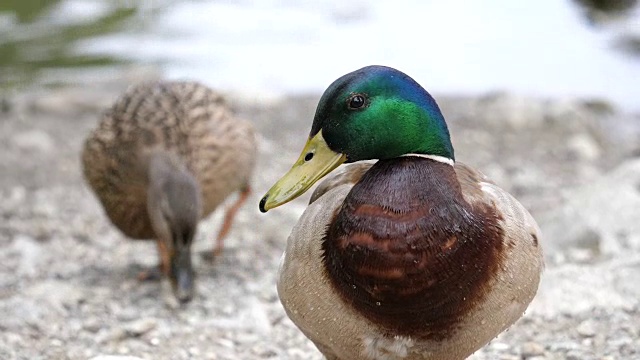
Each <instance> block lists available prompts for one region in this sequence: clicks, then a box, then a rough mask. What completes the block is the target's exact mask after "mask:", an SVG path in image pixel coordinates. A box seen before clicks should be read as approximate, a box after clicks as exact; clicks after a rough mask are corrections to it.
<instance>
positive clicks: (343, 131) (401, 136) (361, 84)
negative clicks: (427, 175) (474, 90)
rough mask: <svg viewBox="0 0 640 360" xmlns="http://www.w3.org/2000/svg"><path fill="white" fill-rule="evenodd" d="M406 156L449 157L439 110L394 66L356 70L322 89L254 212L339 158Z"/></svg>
mask: <svg viewBox="0 0 640 360" xmlns="http://www.w3.org/2000/svg"><path fill="white" fill-rule="evenodd" d="M406 154H423V155H434V156H439V157H442V158H446V159H451V160H453V159H454V155H453V146H452V145H451V139H450V137H449V130H448V129H447V124H446V123H445V121H444V117H443V116H442V113H441V112H440V108H438V105H437V104H436V102H435V100H434V99H433V97H431V95H430V94H429V93H428V92H427V91H426V90H425V89H423V88H422V86H420V84H418V83H417V82H416V81H415V80H413V79H412V78H410V77H409V76H408V75H406V74H404V73H402V72H400V71H398V70H396V69H393V68H390V67H386V66H367V67H365V68H362V69H360V70H356V71H354V72H351V73H349V74H346V75H344V76H342V77H341V78H339V79H338V80H336V81H334V82H333V83H332V84H331V85H330V86H329V88H327V90H326V91H325V92H324V94H323V95H322V98H320V103H319V104H318V108H317V110H316V114H315V117H314V119H313V125H312V126H311V133H310V134H309V139H308V141H307V144H306V145H305V147H304V149H303V150H302V154H301V155H300V157H299V158H298V161H296V163H295V164H294V165H293V167H292V168H291V170H289V172H288V173H287V174H285V175H284V176H283V177H282V178H281V179H280V180H279V181H278V182H277V183H276V184H275V185H274V186H273V187H272V188H271V189H270V190H269V191H268V192H267V194H266V195H265V196H264V197H263V198H262V200H261V201H260V210H261V211H263V212H266V211H267V210H269V209H272V208H274V207H276V206H279V205H282V204H284V203H286V202H288V201H291V200H293V199H295V198H296V197H298V196H300V195H302V194H303V193H304V192H305V191H306V190H307V189H309V188H310V187H311V186H312V185H313V184H314V183H315V182H316V181H318V180H320V179H321V178H322V177H323V176H324V175H326V174H328V173H329V172H331V171H332V170H333V169H335V168H336V167H338V166H339V165H340V164H342V163H344V162H354V161H359V160H369V159H390V158H394V157H399V156H402V155H406Z"/></svg>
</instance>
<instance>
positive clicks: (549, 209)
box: [0, 73, 640, 360]
mask: <svg viewBox="0 0 640 360" xmlns="http://www.w3.org/2000/svg"><path fill="white" fill-rule="evenodd" d="M147 76H153V74H151V75H149V74H146V75H140V74H138V73H136V75H130V74H129V75H123V76H119V77H117V79H115V80H109V81H97V82H94V83H92V84H89V85H87V84H83V85H75V86H74V85H72V86H65V87H60V88H56V89H48V90H44V89H40V90H33V91H28V92H23V93H13V94H4V95H2V97H1V98H0V174H1V175H0V246H1V250H0V359H91V358H96V359H102V360H107V359H122V360H124V359H134V358H135V359H137V358H142V359H321V356H320V354H319V352H318V351H317V350H316V349H315V348H314V347H313V345H312V344H311V343H310V342H309V341H308V340H306V338H305V337H304V336H303V335H302V334H301V333H300V332H299V331H298V330H297V329H296V327H295V326H294V325H293V324H292V323H291V322H290V321H289V320H288V318H287V317H286V315H285V314H284V311H283V309H282V307H281V305H280V303H279V301H278V298H277V295H276V291H275V281H276V271H277V267H278V263H279V259H280V255H281V253H282V250H283V248H284V246H285V241H286V238H287V235H288V233H289V231H290V229H291V227H292V226H293V224H294V223H295V222H296V220H297V218H298V216H299V215H300V214H301V212H302V211H303V209H304V207H305V204H306V201H307V199H308V197H303V198H302V199H299V200H297V201H295V202H293V203H291V204H289V205H287V206H284V207H281V208H278V209H277V210H274V211H272V212H269V214H267V215H263V214H260V213H259V212H258V207H257V203H258V200H259V197H260V196H261V195H262V194H263V193H264V191H266V190H267V189H268V188H269V187H270V185H271V184H272V183H273V182H274V181H275V180H276V179H277V178H278V177H279V176H280V175H281V174H282V173H283V172H284V171H286V170H287V169H288V167H289V165H290V163H291V162H292V161H293V160H294V159H295V158H296V157H297V155H298V151H299V149H301V146H302V144H303V143H304V141H305V139H306V136H307V134H308V130H309V126H310V122H311V118H312V115H313V112H314V110H315V104H316V102H317V99H318V97H319V94H316V95H313V96H292V97H287V98H272V97H271V98H269V97H265V96H247V95H242V96H240V95H237V94H235V95H234V94H230V98H231V100H232V102H233V104H234V106H235V107H236V109H237V111H238V112H239V113H240V114H241V115H242V116H244V117H246V118H248V119H251V120H252V121H253V122H254V123H255V125H256V127H257V128H258V130H259V132H260V137H259V141H260V154H261V155H260V157H259V161H258V169H257V171H256V175H255V183H254V189H255V193H254V194H253V196H252V198H251V199H250V201H249V202H248V204H247V206H245V207H244V208H243V209H242V210H241V212H240V213H239V215H238V218H237V222H236V224H235V227H234V229H233V231H232V233H231V234H230V236H229V238H228V240H227V246H226V250H225V252H224V253H223V254H222V256H221V257H219V258H216V259H215V260H214V261H210V260H207V256H206V255H207V254H208V251H209V250H210V249H211V248H212V245H213V236H214V235H215V233H216V230H217V227H218V225H219V223H220V214H215V215H214V216H212V217H211V218H209V219H207V220H206V221H204V222H203V223H202V224H201V227H200V231H199V235H198V239H197V241H196V244H195V246H196V249H195V250H196V255H195V256H194V258H195V259H194V260H195V262H196V265H195V267H196V271H197V273H198V279H197V291H198V296H197V297H196V298H195V299H194V301H192V302H191V303H190V304H188V306H186V307H183V308H176V307H175V306H172V304H171V302H170V301H169V300H168V299H170V297H168V296H167V295H168V293H169V292H168V291H167V288H166V284H161V283H158V282H139V281H138V280H137V279H136V274H137V273H138V272H139V271H140V270H141V269H143V268H146V267H149V266H152V265H154V264H155V263H156V261H157V255H156V253H155V247H154V246H153V245H152V244H151V243H145V242H131V241H127V240H126V238H124V237H123V236H122V235H121V234H120V233H118V231H116V230H115V229H114V228H113V227H112V226H110V224H109V223H108V221H107V219H106V218H105V216H104V215H103V213H102V210H101V208H100V207H99V206H98V204H97V202H96V199H95V198H94V197H93V195H92V194H91V193H90V191H89V190H88V189H87V187H86V185H85V184H84V183H83V180H82V177H81V174H80V169H79V150H80V147H81V144H82V141H83V138H84V136H85V134H86V133H87V132H88V131H89V130H90V129H91V128H93V127H94V126H95V123H96V121H97V119H98V113H99V112H100V111H102V110H103V109H104V108H105V107H106V106H108V105H109V104H110V103H111V102H112V101H113V100H114V99H115V97H116V96H117V95H118V94H119V93H120V92H121V91H122V90H123V89H124V88H125V86H126V85H127V84H128V83H132V82H135V81H138V80H140V79H141V77H147ZM436 95H438V94H436ZM437 98H438V100H439V102H440V104H441V107H442V108H443V112H444V114H445V117H446V118H447V119H448V122H449V125H450V130H451V133H452V137H453V142H454V146H455V148H456V154H457V158H458V160H461V161H463V162H466V163H469V164H472V165H474V166H476V167H477V168H479V169H482V170H483V171H484V172H485V173H486V174H487V175H489V176H490V177H491V178H493V179H494V180H495V181H496V182H497V183H498V184H500V185H502V186H503V187H504V188H506V189H507V190H509V191H510V192H512V193H513V194H514V195H515V196H516V197H517V198H519V199H520V200H521V201H522V202H523V204H525V206H526V207H527V208H529V209H530V210H531V212H532V213H533V215H534V217H536V218H537V219H538V220H539V223H540V225H541V227H542V230H543V233H544V234H545V237H544V239H543V241H544V242H543V244H544V248H545V250H546V258H547V268H546V270H545V273H544V276H543V280H542V284H541V286H540V290H539V293H538V296H537V297H536V299H535V300H534V302H533V304H532V305H531V307H530V308H529V310H528V311H527V313H526V314H525V316H524V317H523V319H521V320H520V321H519V322H518V323H516V324H515V325H514V326H513V327H512V328H511V329H509V330H508V331H507V332H505V333H504V334H502V335H501V336H499V337H498V338H497V339H495V340H494V341H492V342H491V343H490V344H489V345H487V346H486V347H485V348H484V349H482V350H480V351H478V352H477V353H476V354H474V355H473V357H472V359H475V360H481V359H505V360H506V359H514V360H515V359H536V360H542V359H575V360H578V359H579V360H582V359H585V360H588V359H602V360H604V359H640V325H639V324H640V300H639V299H640V281H638V279H640V157H639V156H640V117H638V116H631V115H624V114H620V113H619V112H617V111H616V110H615V109H614V108H612V107H611V106H610V105H608V104H607V103H606V102H603V101H581V100H574V99H568V100H562V99H557V100H541V99H531V98H521V97H517V96H512V95H509V94H499V93H496V94H488V95H486V96H482V97H478V98H462V97H447V96H437ZM307 196H308V195H307ZM107 355H113V356H117V357H115V358H114V357H109V356H107Z"/></svg>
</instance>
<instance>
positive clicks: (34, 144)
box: [13, 130, 54, 153]
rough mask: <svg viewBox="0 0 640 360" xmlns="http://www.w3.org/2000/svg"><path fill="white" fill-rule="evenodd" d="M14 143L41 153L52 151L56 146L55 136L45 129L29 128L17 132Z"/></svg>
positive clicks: (24, 148) (20, 147) (23, 148)
mask: <svg viewBox="0 0 640 360" xmlns="http://www.w3.org/2000/svg"><path fill="white" fill-rule="evenodd" d="M13 144H14V145H15V146H16V147H18V148H19V149H21V150H26V151H37V152H41V153H47V152H50V151H52V150H53V148H54V141H53V138H52V137H51V135H49V134H48V133H47V132H45V131H43V130H28V131H24V132H21V133H19V134H16V135H15V136H14V137H13Z"/></svg>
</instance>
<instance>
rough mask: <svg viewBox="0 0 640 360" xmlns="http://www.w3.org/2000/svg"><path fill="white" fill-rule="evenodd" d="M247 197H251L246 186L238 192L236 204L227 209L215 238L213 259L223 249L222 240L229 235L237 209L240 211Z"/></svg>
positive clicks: (248, 187)
mask: <svg viewBox="0 0 640 360" xmlns="http://www.w3.org/2000/svg"><path fill="white" fill-rule="evenodd" d="M249 195H251V187H250V186H249V185H247V186H246V187H245V188H243V189H242V190H241V191H240V196H239V197H238V200H236V202H235V203H233V205H231V206H229V208H228V209H227V211H226V213H225V215H224V221H223V222H222V227H221V228H220V231H219V232H218V237H217V238H216V245H215V247H214V248H213V256H214V257H215V256H217V255H220V253H221V252H222V248H223V247H224V238H225V237H226V236H227V234H228V233H229V230H231V224H232V223H233V219H234V218H235V216H236V213H237V212H238V209H240V207H241V206H242V204H244V202H245V201H247V198H249Z"/></svg>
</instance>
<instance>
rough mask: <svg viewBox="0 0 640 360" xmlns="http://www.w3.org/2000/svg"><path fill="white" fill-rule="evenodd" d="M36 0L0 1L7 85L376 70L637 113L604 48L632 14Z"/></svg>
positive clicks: (633, 65) (334, 3)
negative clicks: (123, 75)
mask: <svg viewBox="0 0 640 360" xmlns="http://www.w3.org/2000/svg"><path fill="white" fill-rule="evenodd" d="M30 2H33V1H26V0H25V1H24V2H23V3H30ZM9 3H11V1H9ZM19 3H20V1H18V0H15V1H14V2H13V4H14V7H20V6H22V5H17V4H19ZM36 3H45V2H44V1H36ZM46 3H47V4H48V5H46V6H45V5H34V8H36V10H34V9H26V10H24V9H23V10H16V9H12V7H11V6H7V5H0V59H1V60H0V64H1V65H2V66H3V67H5V71H4V72H2V71H0V76H4V77H5V78H6V79H9V80H10V82H11V83H14V84H16V83H17V84H21V83H25V82H27V83H30V82H34V81H54V80H52V79H55V81H61V79H64V78H65V77H67V76H68V75H69V72H73V71H82V72H83V74H88V75H84V76H89V77H90V76H91V72H92V71H95V72H98V71H104V69H105V68H112V67H114V66H116V67H117V66H119V65H120V64H122V63H126V62H134V63H156V64H159V66H161V67H162V69H163V71H164V73H165V75H166V76H167V77H168V78H191V79H199V80H201V81H203V82H205V83H207V84H209V85H212V86H215V87H220V88H224V89H229V90H239V91H247V92H250V93H256V92H257V93H265V92H266V93H270V94H282V93H295V92H321V91H322V90H324V88H325V87H326V86H327V85H328V84H329V83H330V82H331V81H333V80H334V79H335V78H337V77H338V76H340V75H342V74H344V73H346V72H349V71H352V70H355V69H357V68H359V67H362V66H365V65H368V64H384V65H389V66H393V67H396V68H398V69H400V70H403V71H404V72H406V73H408V74H409V75H411V76H412V77H413V78H415V79H416V80H417V81H418V82H420V83H421V84H422V85H423V86H425V88H427V90H429V91H431V92H433V93H465V94H470V93H471V94H473V93H480V92H486V91H501V90H504V91H514V92H517V93H521V94H524V95H535V96H545V97H556V96H561V97H562V96H570V97H573V96H581V97H589V98H594V97H595V98H604V99H608V100H610V101H612V102H613V103H615V104H617V105H619V106H620V107H621V108H623V109H625V110H630V111H640V101H638V98H639V95H640V91H639V86H638V82H639V81H640V56H636V57H634V56H628V55H625V54H624V53H623V52H620V51H616V50H615V49H613V44H614V42H615V36H617V34H619V33H621V32H625V33H632V34H640V15H639V14H638V12H639V11H638V9H637V8H636V10H635V11H634V12H632V14H631V15H630V17H629V18H628V19H627V20H626V21H622V22H619V23H615V24H614V25H612V26H611V27H610V28H609V29H607V30H602V29H599V28H594V27H591V26H589V25H588V24H587V22H586V21H585V18H584V17H583V16H582V15H581V13H580V11H579V10H578V9H577V7H576V6H575V4H574V3H573V2H572V1H569V0H565V1H561V0H540V1H530V0H529V1H527V0H513V1H504V0H484V1H468V0H448V1H446V2H445V1H421V0H394V1H390V0H389V1H364V0H351V1H348V2H345V1H340V0H324V1H294V0H264V1H242V0H238V1H171V2H170V1H151V0H147V1H133V0H131V1H115V0H104V1H98V0H60V1H55V0H53V1H49V2H46ZM20 11H22V13H20ZM34 11H35V12H36V13H35V14H33V12H34ZM20 14H23V15H20ZM24 14H26V15H24ZM29 14H31V15H30V17H29ZM25 17H26V19H25ZM7 39H8V40H7ZM7 44H9V45H10V46H7ZM9 51H12V52H11V54H13V55H10V56H8V55H7V54H9ZM14 53H15V54H14ZM21 62H23V63H25V64H26V66H22V64H21ZM61 69H62V70H64V71H61ZM55 74H63V75H61V76H58V77H56V76H55ZM43 79H46V80H43Z"/></svg>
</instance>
